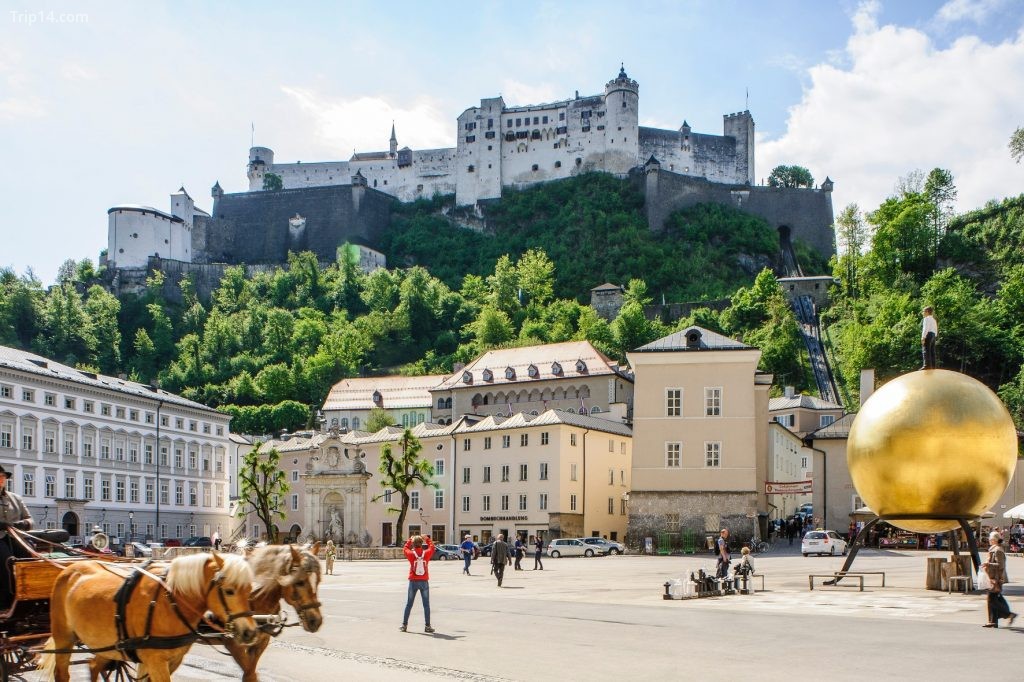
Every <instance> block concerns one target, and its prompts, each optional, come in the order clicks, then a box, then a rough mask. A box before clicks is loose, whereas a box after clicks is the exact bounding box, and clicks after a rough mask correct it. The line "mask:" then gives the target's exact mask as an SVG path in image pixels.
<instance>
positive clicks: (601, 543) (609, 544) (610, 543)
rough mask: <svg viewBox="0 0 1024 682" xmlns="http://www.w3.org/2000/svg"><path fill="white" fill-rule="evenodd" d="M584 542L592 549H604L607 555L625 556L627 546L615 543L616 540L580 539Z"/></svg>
mask: <svg viewBox="0 0 1024 682" xmlns="http://www.w3.org/2000/svg"><path fill="white" fill-rule="evenodd" d="M580 540H583V542H585V543H587V544H588V545H590V546H591V547H603V548H604V551H605V554H625V553H626V546H625V545H624V544H622V543H621V542H615V541H614V540H605V539H604V538H580Z"/></svg>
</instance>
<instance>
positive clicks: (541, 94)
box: [501, 78, 571, 107]
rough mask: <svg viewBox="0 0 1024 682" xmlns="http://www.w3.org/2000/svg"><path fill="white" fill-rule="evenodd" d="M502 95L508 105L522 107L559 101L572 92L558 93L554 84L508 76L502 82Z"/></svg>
mask: <svg viewBox="0 0 1024 682" xmlns="http://www.w3.org/2000/svg"><path fill="white" fill-rule="evenodd" d="M501 96H502V98H503V99H504V100H505V105H506V106H513V107H520V106H526V105H527V104H547V103H548V102H557V101H559V100H563V99H566V98H567V97H570V96H571V93H570V94H569V95H567V94H565V93H558V92H557V91H556V90H555V88H554V86H552V85H550V84H547V83H539V84H530V83H521V82H519V81H516V80H511V79H508V78H506V79H505V80H504V81H502V84H501Z"/></svg>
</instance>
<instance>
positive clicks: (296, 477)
mask: <svg viewBox="0 0 1024 682" xmlns="http://www.w3.org/2000/svg"><path fill="white" fill-rule="evenodd" d="M298 480H299V470H298V469H292V482H293V483H294V482H296V481H298Z"/></svg>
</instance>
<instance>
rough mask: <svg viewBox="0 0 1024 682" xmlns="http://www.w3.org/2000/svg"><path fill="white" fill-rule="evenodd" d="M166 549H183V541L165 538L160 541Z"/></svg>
mask: <svg viewBox="0 0 1024 682" xmlns="http://www.w3.org/2000/svg"><path fill="white" fill-rule="evenodd" d="M160 544H162V545H163V546H164V547H181V540H178V539H176V538H164V539H163V540H161V541H160Z"/></svg>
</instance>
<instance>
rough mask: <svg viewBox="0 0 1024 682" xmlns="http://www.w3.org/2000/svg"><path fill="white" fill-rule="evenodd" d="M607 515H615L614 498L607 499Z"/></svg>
mask: <svg viewBox="0 0 1024 682" xmlns="http://www.w3.org/2000/svg"><path fill="white" fill-rule="evenodd" d="M608 513H609V514H614V513H615V498H614V497H609V498H608Z"/></svg>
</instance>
